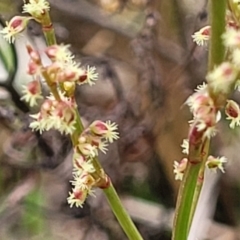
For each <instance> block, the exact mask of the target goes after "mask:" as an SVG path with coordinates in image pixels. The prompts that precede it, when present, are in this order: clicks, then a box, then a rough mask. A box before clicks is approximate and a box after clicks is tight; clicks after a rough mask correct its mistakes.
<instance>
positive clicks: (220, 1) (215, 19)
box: [208, 0, 226, 71]
mask: <svg viewBox="0 0 240 240" xmlns="http://www.w3.org/2000/svg"><path fill="white" fill-rule="evenodd" d="M209 13H210V24H211V39H210V43H209V52H208V70H209V71H211V70H212V69H213V68H214V67H215V66H216V65H219V64H220V63H221V62H222V61H223V60H224V55H225V47H224V45H223V40H222V34H223V33H224V31H225V14H226V0H217V1H216V0H211V1H209Z"/></svg>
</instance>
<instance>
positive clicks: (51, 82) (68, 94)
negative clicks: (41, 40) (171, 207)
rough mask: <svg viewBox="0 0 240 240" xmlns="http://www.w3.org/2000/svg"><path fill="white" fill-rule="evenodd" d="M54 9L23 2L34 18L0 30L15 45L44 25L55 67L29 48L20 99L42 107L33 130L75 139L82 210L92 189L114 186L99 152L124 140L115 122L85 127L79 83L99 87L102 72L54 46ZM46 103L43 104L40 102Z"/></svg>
mask: <svg viewBox="0 0 240 240" xmlns="http://www.w3.org/2000/svg"><path fill="white" fill-rule="evenodd" d="M49 10H50V6H49V3H48V1H46V0H28V1H24V5H23V13H28V14H30V15H31V16H29V17H20V16H16V17H13V18H12V19H11V20H10V22H7V23H6V27H5V28H4V29H3V30H1V31H0V33H2V34H3V37H4V38H5V39H6V40H8V41H9V42H10V43H13V42H14V40H15V37H16V35H17V34H18V33H20V32H22V31H23V30H24V29H25V28H26V26H27V24H28V22H29V20H31V19H33V20H35V21H37V22H38V23H40V24H41V25H42V30H43V31H44V33H45V36H46V40H47V43H48V44H49V45H50V46H48V47H46V49H45V51H44V52H43V54H45V55H46V56H47V57H48V58H49V60H50V64H48V65H45V64H43V62H42V58H41V55H40V54H39V52H37V51H35V50H34V49H33V48H32V47H31V46H30V45H27V52H28V55H29V58H30V59H29V63H28V69H27V73H28V74H29V75H31V76H32V78H33V80H32V81H31V82H30V83H28V84H27V85H26V86H24V87H23V96H22V98H21V100H23V101H26V102H27V103H28V104H29V106H30V107H34V106H38V105H39V104H40V105H39V106H40V107H39V108H38V109H39V112H38V113H36V114H32V115H30V117H32V122H31V123H30V128H32V130H35V131H39V132H40V134H42V132H43V131H48V130H50V129H55V130H58V131H59V132H60V133H61V134H69V135H70V136H71V140H72V144H73V149H74V154H73V180H72V181H71V183H72V185H73V189H72V192H70V193H69V197H68V199H67V200H68V202H69V204H70V206H71V207H72V206H73V205H76V206H77V207H81V206H82V204H83V202H84V201H85V199H86V197H87V196H88V195H89V194H90V195H91V194H93V190H92V189H93V187H100V188H105V187H108V186H109V184H110V181H109V178H108V176H107V175H106V174H105V172H104V171H103V169H102V167H101V165H100V163H99V162H98V160H97V158H96V157H97V156H98V152H99V151H101V152H103V153H106V151H107V147H108V144H109V143H112V142H113V141H115V140H117V139H118V138H119V136H118V132H117V125H116V124H115V123H112V122H110V121H107V122H106V123H104V122H102V121H99V120H97V121H94V122H93V123H92V124H91V125H90V126H89V127H88V128H87V129H85V130H84V129H83V126H82V123H81V119H80V116H79V113H78V108H77V103H76V100H75V95H74V92H75V88H76V86H77V85H82V84H89V85H90V86H92V85H94V84H95V82H96V80H97V78H98V74H97V73H96V68H95V67H90V66H86V67H82V66H81V65H80V64H79V63H77V62H76V61H75V60H74V55H73V54H72V53H71V51H70V50H69V45H57V44H54V43H55V42H56V41H55V36H54V31H53V28H52V23H51V19H50V17H49V14H48V12H49ZM44 84H45V85H47V86H48V88H49V90H50V94H49V96H48V97H46V96H43V95H42V86H43V85H44ZM40 100H41V102H40Z"/></svg>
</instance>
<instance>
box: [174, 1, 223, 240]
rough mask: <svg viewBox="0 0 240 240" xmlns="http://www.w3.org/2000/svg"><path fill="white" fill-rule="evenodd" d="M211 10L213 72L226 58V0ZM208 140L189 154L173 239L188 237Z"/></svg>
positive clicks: (215, 3)
mask: <svg viewBox="0 0 240 240" xmlns="http://www.w3.org/2000/svg"><path fill="white" fill-rule="evenodd" d="M209 10H210V17H211V40H210V49H209V56H208V58H209V59H208V70H209V71H211V70H212V69H213V68H214V67H215V66H216V65H219V64H220V63H221V62H222V61H223V60H224V55H225V48H224V45H223V42H222V38H221V36H222V34H223V33H224V31H225V11H226V0H217V1H216V0H210V3H209ZM208 91H209V95H210V96H211V97H212V98H213V100H214V102H215V103H217V102H218V101H217V98H218V96H217V95H216V94H214V92H213V91H212V89H209V88H208ZM209 143H210V140H209V139H206V140H205V141H204V142H203V143H202V144H201V146H200V147H201V149H202V150H201V151H200V152H199V151H196V152H193V153H191V152H190V154H189V159H188V160H189V163H188V166H187V169H186V171H185V174H184V178H183V180H182V183H181V186H180V189H179V193H178V199H177V206H176V213H175V219H174V226H173V236H172V239H173V240H187V238H188V233H189V230H190V227H191V224H192V220H193V216H194V213H195V210H196V206H197V203H198V199H199V196H200V193H201V189H202V184H203V180H204V169H205V162H206V159H207V156H208V152H209ZM193 148H194V147H193ZM189 149H190V150H191V149H192V147H191V145H190V147H189ZM191 159H200V160H201V162H199V163H196V164H192V163H191V161H190V160H191Z"/></svg>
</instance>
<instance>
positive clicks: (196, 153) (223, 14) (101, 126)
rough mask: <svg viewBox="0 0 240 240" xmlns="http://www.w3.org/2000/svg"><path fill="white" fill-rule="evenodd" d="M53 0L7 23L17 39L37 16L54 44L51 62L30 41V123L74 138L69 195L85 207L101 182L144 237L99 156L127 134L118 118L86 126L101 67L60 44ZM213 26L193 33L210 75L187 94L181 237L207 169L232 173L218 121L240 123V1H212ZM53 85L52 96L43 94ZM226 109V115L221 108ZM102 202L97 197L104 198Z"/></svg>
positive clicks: (29, 4) (178, 221)
mask: <svg viewBox="0 0 240 240" xmlns="http://www.w3.org/2000/svg"><path fill="white" fill-rule="evenodd" d="M49 10H50V5H49V3H48V1H46V0H29V1H26V2H25V1H24V5H23V13H26V14H29V15H28V16H15V17H13V18H12V19H11V20H10V21H9V22H7V23H6V27H5V28H4V29H3V30H1V33H2V34H3V36H4V38H5V39H6V40H8V41H9V42H10V43H14V40H15V37H16V35H17V34H19V33H21V32H22V31H23V30H24V29H25V28H26V26H27V24H28V23H29V21H32V20H33V21H36V22H38V23H39V24H41V26H42V30H43V33H44V36H45V39H46V44H47V47H46V49H45V55H46V56H47V57H48V58H49V60H51V61H50V62H51V63H50V64H49V65H46V64H44V63H43V61H42V58H41V56H40V54H39V52H38V51H36V50H34V48H33V47H32V46H31V45H29V44H26V49H27V52H28V54H29V58H30V60H29V64H28V69H27V73H28V74H29V75H31V76H32V79H33V80H32V81H31V82H30V83H28V84H27V85H26V86H24V89H23V96H22V100H23V101H26V102H27V103H28V104H29V106H30V107H33V106H38V107H39V109H40V110H39V112H38V113H36V114H32V115H30V117H31V118H32V122H31V124H30V128H31V129H32V130H34V131H38V132H39V133H40V134H41V133H42V132H43V131H48V130H50V129H55V130H58V131H59V132H60V133H61V134H64V135H68V136H69V137H70V138H71V142H72V150H73V180H72V181H71V184H72V186H73V188H72V191H71V192H70V193H69V197H68V198H67V201H68V203H69V205H70V207H72V206H74V205H75V206H76V207H82V205H83V204H84V201H85V200H86V198H87V196H88V195H94V188H100V189H102V190H103V191H104V193H105V196H106V198H107V200H108V202H109V204H110V207H111V209H112V211H113V212H114V214H115V216H116V218H117V219H118V221H119V223H120V225H121V226H122V228H123V230H124V231H125V233H126V235H127V236H128V238H129V239H131V240H140V239H143V238H142V237H141V235H140V234H139V232H138V230H137V229H136V227H135V225H134V224H133V222H132V220H131V218H130V217H129V215H128V213H127V212H126V210H125V209H124V208H123V206H122V204H121V201H120V199H119V197H118V195H117V193H116V191H115V189H114V187H113V185H112V183H111V179H110V177H109V176H108V175H107V174H106V172H105V171H104V169H103V168H102V166H101V164H100V162H99V160H98V151H101V152H103V153H106V151H107V149H108V144H109V143H112V142H113V141H115V140H117V139H118V138H119V134H118V132H117V128H118V127H117V125H116V124H115V123H113V122H110V121H107V122H102V121H100V120H96V121H94V122H93V123H91V124H90V125H89V126H87V127H84V126H83V124H82V120H81V117H80V114H79V111H78V106H77V102H76V99H75V94H74V93H75V88H76V87H77V85H83V84H89V85H90V86H92V85H94V84H95V82H96V80H97V78H98V74H97V73H96V69H95V67H91V66H87V67H86V68H84V67H82V66H81V65H80V64H79V63H77V62H75V60H74V56H73V54H72V53H71V52H70V50H69V45H63V44H57V42H56V37H55V33H54V28H53V25H52V21H51V18H50V15H49ZM209 14H210V25H209V26H205V27H203V28H202V29H200V30H199V31H198V32H196V33H194V34H193V35H192V37H193V41H194V42H195V43H196V44H197V45H200V46H201V47H204V48H206V50H208V51H209V57H208V73H207V74H206V82H204V83H203V84H202V85H201V86H198V87H197V89H196V91H195V92H194V93H193V94H192V95H191V96H190V97H189V98H188V99H187V100H186V104H187V105H188V106H189V107H190V111H191V112H192V114H193V119H192V120H191V121H190V126H189V135H188V139H184V140H183V144H182V147H183V153H184V154H186V157H184V158H183V159H182V160H181V161H180V162H176V161H175V162H174V170H173V171H174V173H175V179H176V180H181V185H180V189H179V193H178V199H177V205H176V212H175V218H174V224H173V235H172V239H173V240H187V239H188V235H189V231H190V228H191V225H192V220H193V216H194V214H195V210H196V206H197V203H198V199H199V196H200V193H201V189H202V186H203V182H204V174H205V169H206V168H208V169H210V170H212V171H213V172H216V171H217V170H220V171H221V172H224V164H225V163H226V162H227V159H226V157H224V156H222V157H219V156H212V155H211V152H210V140H211V138H212V137H214V136H215V135H216V134H217V133H218V127H217V124H218V122H219V121H220V120H221V118H222V115H225V116H226V119H227V120H229V121H230V124H229V126H230V128H235V126H239V125H240V108H239V105H238V104H237V103H236V102H235V101H233V100H230V99H229V96H230V94H231V93H232V92H233V90H235V89H238V90H239V86H240V81H239V80H238V79H239V75H240V60H239V59H240V30H239V29H240V17H239V16H240V1H238V0H218V1H216V0H209ZM45 85H46V86H47V87H48V89H49V92H50V93H49V95H48V96H47V97H45V96H44V95H43V94H42V87H43V86H45ZM223 108H224V109H225V113H224V114H221V110H222V109H223ZM96 201H97V199H96Z"/></svg>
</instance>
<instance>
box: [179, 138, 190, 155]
mask: <svg viewBox="0 0 240 240" xmlns="http://www.w3.org/2000/svg"><path fill="white" fill-rule="evenodd" d="M181 147H182V149H183V150H182V153H184V154H189V141H188V139H183V143H182V145H181Z"/></svg>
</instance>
